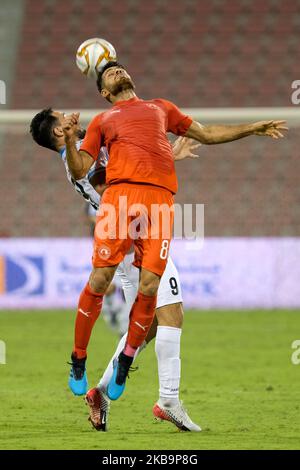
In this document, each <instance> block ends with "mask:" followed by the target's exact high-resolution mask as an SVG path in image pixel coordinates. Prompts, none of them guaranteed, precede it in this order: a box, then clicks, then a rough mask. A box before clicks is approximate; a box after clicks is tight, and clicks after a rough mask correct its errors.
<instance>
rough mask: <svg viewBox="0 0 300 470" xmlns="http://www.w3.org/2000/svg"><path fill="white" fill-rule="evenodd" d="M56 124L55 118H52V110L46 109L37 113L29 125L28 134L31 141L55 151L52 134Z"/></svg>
mask: <svg viewBox="0 0 300 470" xmlns="http://www.w3.org/2000/svg"><path fill="white" fill-rule="evenodd" d="M56 124H57V118H56V117H55V116H53V109H52V108H46V109H43V110H42V111H41V112H40V113H37V114H36V115H35V116H34V118H33V119H32V121H31V124H30V133H31V135H32V138H33V140H35V142H36V143H37V144H39V145H41V146H42V147H46V148H48V149H51V150H55V151H57V147H56V142H55V137H54V135H53V132H52V129H53V127H54V126H55V125H56Z"/></svg>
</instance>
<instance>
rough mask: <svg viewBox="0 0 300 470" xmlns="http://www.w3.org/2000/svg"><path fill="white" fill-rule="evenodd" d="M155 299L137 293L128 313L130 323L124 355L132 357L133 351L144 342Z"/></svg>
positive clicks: (153, 312)
mask: <svg viewBox="0 0 300 470" xmlns="http://www.w3.org/2000/svg"><path fill="white" fill-rule="evenodd" d="M156 299H157V296H156V295H155V296H151V297H150V296H149V295H144V294H142V293H141V292H138V295H137V297H136V299H135V302H134V304H133V306H132V308H131V312H130V322H129V328H128V336H127V343H126V346H125V349H124V354H126V355H128V356H133V355H134V352H135V350H136V349H137V348H138V347H139V346H140V345H141V344H142V343H143V341H144V340H145V338H146V336H147V334H148V331H149V329H150V326H151V325H152V321H153V318H154V314H155V308H156ZM127 345H128V347H127Z"/></svg>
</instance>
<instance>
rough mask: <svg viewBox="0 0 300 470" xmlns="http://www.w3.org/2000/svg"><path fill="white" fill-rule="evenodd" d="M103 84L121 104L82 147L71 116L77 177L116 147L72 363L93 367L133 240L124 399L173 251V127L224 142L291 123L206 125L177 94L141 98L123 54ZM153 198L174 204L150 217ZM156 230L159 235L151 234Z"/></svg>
mask: <svg viewBox="0 0 300 470" xmlns="http://www.w3.org/2000/svg"><path fill="white" fill-rule="evenodd" d="M97 85H98V90H99V92H100V93H101V95H102V96H103V97H104V98H105V99H107V100H108V101H109V102H110V103H111V104H112V105H113V107H112V109H110V110H108V111H106V112H103V113H101V114H99V115H97V116H96V117H95V118H94V119H93V120H92V122H91V123H90V125H89V127H88V129H87V133H86V137H85V139H84V141H83V143H82V145H81V148H80V150H79V151H78V150H77V148H76V136H75V129H76V125H77V123H78V119H79V115H78V114H76V113H74V114H73V115H71V116H70V117H67V118H66V119H65V120H64V122H63V132H64V136H65V142H66V150H67V162H68V166H69V169H70V171H71V173H72V176H73V177H74V178H75V179H80V178H82V177H84V176H85V175H86V173H87V172H88V170H89V168H90V167H91V166H92V164H93V163H94V160H96V159H97V157H98V154H99V150H100V147H101V146H102V145H105V146H106V147H107V149H108V152H109V155H110V159H109V162H108V166H107V169H106V183H107V184H108V188H107V189H106V190H105V192H104V194H103V198H102V204H101V207H100V213H99V215H98V218H97V223H96V230H95V244H94V253H93V271H92V273H91V275H90V279H89V282H88V284H87V285H86V287H85V288H84V290H83V292H82V293H81V296H80V299H79V305H78V313H77V318H76V325H75V346H74V350H73V353H72V364H73V366H74V367H75V368H76V367H80V366H81V367H82V368H83V369H84V368H85V360H86V348H87V344H88V341H89V337H90V334H91V331H92V328H93V325H94V323H95V321H96V319H97V317H98V316H99V313H100V310H101V305H102V299H103V295H104V294H105V291H106V289H107V287H108V286H109V284H110V282H111V280H112V278H113V275H114V273H115V270H116V268H117V266H118V264H119V263H120V262H121V261H122V259H123V258H124V256H125V254H126V253H127V252H128V250H129V248H130V246H131V244H132V243H133V245H134V248H135V263H134V264H135V265H136V266H138V267H139V268H140V273H141V274H140V282H139V290H138V295H137V297H136V300H135V302H134V304H133V306H132V309H131V313H130V322H129V329H128V337H127V342H126V345H125V348H124V350H123V351H122V352H121V353H120V355H119V357H118V359H117V360H116V362H115V364H114V373H113V377H112V379H111V381H110V383H109V385H108V388H107V395H108V397H109V398H110V399H112V400H116V399H117V398H118V397H119V396H120V395H121V394H122V393H123V390H124V388H125V382H126V377H127V375H128V371H129V368H130V365H131V363H132V361H133V357H134V354H135V352H136V350H137V348H138V347H139V346H140V345H141V344H142V343H143V341H144V339H145V337H146V336H147V333H148V331H149V329H150V327H151V324H152V320H153V317H154V310H155V305H156V293H157V289H158V286H159V281H160V277H161V275H162V274H163V272H164V269H165V266H166V262H167V257H168V252H169V244H170V239H171V232H172V222H173V217H172V207H173V195H174V194H175V193H176V191H177V179H176V174H175V168H174V159H173V155H172V150H171V146H170V143H169V141H168V139H167V136H166V133H167V132H172V133H174V134H176V135H184V136H186V137H190V138H193V139H196V140H198V141H200V142H201V143H204V144H218V143H225V142H231V141H233V140H237V139H240V138H243V137H247V136H250V135H263V136H270V137H273V138H275V139H277V138H280V137H283V135H282V133H281V130H285V129H286V128H285V127H284V126H283V124H284V121H262V122H258V123H253V124H241V125H234V126H226V125H212V126H202V125H201V124H199V123H198V122H196V121H193V120H192V119H191V118H190V117H188V116H186V115H184V114H182V113H181V112H180V110H179V109H178V108H177V107H176V106H175V105H174V104H173V103H171V102H169V101H166V100H163V99H154V100H149V101H144V100H141V99H139V98H138V97H137V96H136V94H135V91H134V89H135V86H134V83H133V81H132V79H131V77H130V76H129V74H128V73H127V72H126V70H125V69H124V67H123V66H121V65H120V64H118V63H117V62H109V63H108V64H107V65H106V66H105V67H104V68H103V70H102V72H101V74H99V76H98V80H97ZM124 198H125V199H126V203H127V207H128V208H129V211H127V212H126V213H124V212H122V210H123V206H122V201H123V200H124ZM136 204H137V205H138V207H141V206H142V207H143V208H145V214H146V215H145V214H142V218H141V219H140V218H139V217H140V215H141V214H140V213H139V212H138V211H137V212H135V213H134V211H132V212H131V213H130V209H131V208H135V207H136V206H135V205H136ZM153 205H157V206H162V205H164V207H165V208H166V207H167V208H168V209H169V210H168V211H165V212H163V215H162V218H161V219H159V220H155V221H154V222H153V220H152V219H151V217H150V214H152V207H153ZM109 207H110V208H113V209H114V210H115V214H116V215H115V217H116V218H115V220H114V222H115V223H113V224H110V223H109V222H107V221H109V220H110V219H109V217H111V214H110V215H109V216H108V214H107V211H108V208H109ZM143 215H144V218H143ZM135 220H136V221H138V222H139V225H140V226H143V225H144V224H145V225H146V232H144V233H148V236H147V237H145V236H144V233H143V234H142V235H141V236H140V237H138V238H135V236H134V237H133V236H132V235H131V233H130V226H131V223H132V222H134V221H135ZM141 220H142V222H140V221H141ZM106 223H108V226H109V230H108V231H106V232H105V231H104V230H103V227H104V225H105V224H106ZM124 224H125V232H126V234H125V236H124ZM153 224H154V226H153ZM166 227H167V230H166ZM144 228H145V227H144ZM152 229H154V230H152ZM150 232H151V233H153V232H154V233H155V236H154V237H152V238H151V236H150V235H149V234H150ZM135 235H136V234H135Z"/></svg>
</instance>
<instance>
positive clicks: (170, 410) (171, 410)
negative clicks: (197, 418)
mask: <svg viewBox="0 0 300 470" xmlns="http://www.w3.org/2000/svg"><path fill="white" fill-rule="evenodd" d="M153 415H154V417H155V419H156V420H157V421H163V420H165V421H170V422H171V423H173V424H175V426H177V427H178V429H180V431H191V432H200V431H201V428H200V426H198V425H197V424H195V423H193V421H192V420H191V418H190V417H189V415H188V414H187V412H186V410H185V409H184V408H183V406H182V402H179V403H178V404H177V405H175V406H172V407H166V406H162V405H160V404H159V402H157V403H156V404H155V405H154V407H153Z"/></svg>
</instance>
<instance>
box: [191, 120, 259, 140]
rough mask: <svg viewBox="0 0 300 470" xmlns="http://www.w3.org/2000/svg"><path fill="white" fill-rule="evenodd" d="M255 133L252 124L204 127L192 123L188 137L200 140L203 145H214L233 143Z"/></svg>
mask: <svg viewBox="0 0 300 470" xmlns="http://www.w3.org/2000/svg"><path fill="white" fill-rule="evenodd" d="M253 133H254V128H253V125H252V124H240V125H222V124H221V125H212V126H202V125H201V124H199V123H195V122H194V123H192V125H191V127H190V128H189V129H188V131H187V133H186V137H191V138H193V139H196V140H198V141H199V142H201V143H202V144H206V145H213V144H222V143H225V142H232V141H234V140H238V139H242V138H243V137H247V136H249V135H252V134H253Z"/></svg>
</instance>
